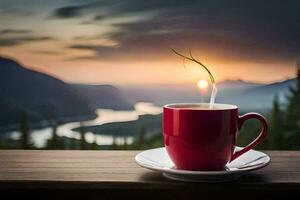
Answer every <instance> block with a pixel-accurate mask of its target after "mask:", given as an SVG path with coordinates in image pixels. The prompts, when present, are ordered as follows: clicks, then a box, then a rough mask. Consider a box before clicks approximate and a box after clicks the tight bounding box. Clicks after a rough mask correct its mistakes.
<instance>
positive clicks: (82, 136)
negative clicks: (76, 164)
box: [79, 122, 86, 150]
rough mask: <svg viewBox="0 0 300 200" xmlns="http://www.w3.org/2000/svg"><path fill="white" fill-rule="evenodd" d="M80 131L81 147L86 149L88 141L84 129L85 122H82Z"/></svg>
mask: <svg viewBox="0 0 300 200" xmlns="http://www.w3.org/2000/svg"><path fill="white" fill-rule="evenodd" d="M79 132H80V136H81V141H80V149H81V150H84V149H86V141H85V130H84V125H83V122H80V127H79Z"/></svg>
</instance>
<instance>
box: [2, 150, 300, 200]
mask: <svg viewBox="0 0 300 200" xmlns="http://www.w3.org/2000/svg"><path fill="white" fill-rule="evenodd" d="M265 152H266V153H267V154H268V155H270V157H271V163H270V164H269V165H268V166H267V167H265V168H263V169H260V170H257V171H253V172H251V173H249V174H245V175H243V176H242V177H241V178H240V179H239V180H237V181H233V182H227V183H185V182H178V181H173V180H169V179H167V178H165V177H163V176H162V175H161V174H160V173H157V172H152V171H150V170H147V169H144V168H141V167H140V166H138V165H137V164H136V163H135V161H134V156H135V155H136V154H137V153H138V151H60V150H53V151H48V150H1V151H0V192H1V193H0V194H2V195H3V194H7V195H17V196H18V195H21V196H22V197H24V195H29V196H30V197H32V195H34V196H35V197H39V196H43V197H55V198H56V197H63V196H64V195H69V196H70V195H71V196H72V195H73V198H75V197H84V198H86V197H90V198H91V199H94V198H98V199H99V195H101V197H116V198H119V197H120V196H122V197H125V196H126V195H127V196H130V197H132V198H133V197H138V198H139V197H143V196H144V195H147V197H152V196H153V197H162V198H166V197H172V198H173V199H176V198H178V199H180V198H182V197H188V196H193V197H195V196H198V197H199V195H202V196H203V195H205V196H220V195H221V196H223V195H228V196H231V197H232V196H233V197H237V198H239V197H240V196H243V198H244V197H245V196H247V197H249V198H255V197H256V196H257V195H260V196H264V195H265V196H268V197H270V195H274V196H276V197H278V196H280V195H282V196H286V195H299V192H300V151H265ZM133 194H134V195H135V196H132V195H133ZM233 194H234V195H233Z"/></svg>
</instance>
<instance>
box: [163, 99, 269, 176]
mask: <svg viewBox="0 0 300 200" xmlns="http://www.w3.org/2000/svg"><path fill="white" fill-rule="evenodd" d="M248 119H257V120H258V121H260V123H261V132H260V134H259V135H258V137H257V138H256V139H255V140H254V141H253V142H251V143H250V144H249V145H247V146H246V147H244V148H243V149H242V150H240V151H237V152H234V149H235V144H236V137H237V135H238V133H239V130H240V129H241V127H242V125H243V123H244V122H245V121H246V120H248ZM267 133H268V125H267V122H266V119H265V118H264V117H263V116H262V115H260V114H258V113H247V114H245V115H242V116H239V115H238V107H237V106H235V105H229V104H214V107H213V108H212V109H210V108H209V104H206V103H199V104H197V103H188V104H168V105H165V106H164V110H163V136H164V143H165V147H166V149H167V152H168V154H169V156H170V158H171V160H172V161H173V162H174V164H175V165H176V167H177V168H178V169H183V170H201V171H212V170H224V167H225V165H226V164H227V163H228V162H231V161H233V160H234V159H236V158H237V157H239V156H240V155H242V154H244V153H246V152H247V151H249V150H250V149H252V148H253V147H255V146H256V145H257V144H259V143H260V142H262V141H263V140H264V139H265V138H266V136H267Z"/></svg>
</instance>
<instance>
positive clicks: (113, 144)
mask: <svg viewBox="0 0 300 200" xmlns="http://www.w3.org/2000/svg"><path fill="white" fill-rule="evenodd" d="M117 148H118V145H117V138H116V137H115V136H113V143H112V145H111V149H112V150H116V149H117Z"/></svg>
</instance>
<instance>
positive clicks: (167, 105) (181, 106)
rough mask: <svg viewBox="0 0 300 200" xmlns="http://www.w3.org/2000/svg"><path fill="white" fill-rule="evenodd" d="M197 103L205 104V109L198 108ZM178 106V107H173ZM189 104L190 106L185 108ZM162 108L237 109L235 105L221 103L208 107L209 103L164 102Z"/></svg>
mask: <svg viewBox="0 0 300 200" xmlns="http://www.w3.org/2000/svg"><path fill="white" fill-rule="evenodd" d="M199 105H205V106H207V107H205V108H206V109H199ZM175 106H178V107H175ZM188 106H191V108H187V107H188ZM193 106H195V107H197V109H195V108H193ZM163 108H167V109H172V110H197V111H212V110H235V109H238V107H237V106H236V105H233V104H223V103H215V104H214V108H213V109H209V103H171V104H166V105H164V106H163Z"/></svg>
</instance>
